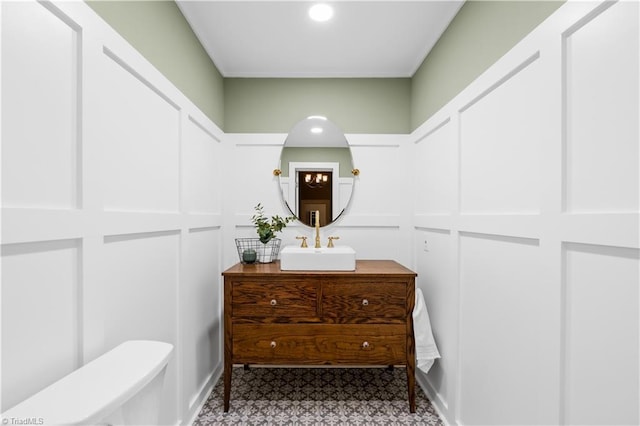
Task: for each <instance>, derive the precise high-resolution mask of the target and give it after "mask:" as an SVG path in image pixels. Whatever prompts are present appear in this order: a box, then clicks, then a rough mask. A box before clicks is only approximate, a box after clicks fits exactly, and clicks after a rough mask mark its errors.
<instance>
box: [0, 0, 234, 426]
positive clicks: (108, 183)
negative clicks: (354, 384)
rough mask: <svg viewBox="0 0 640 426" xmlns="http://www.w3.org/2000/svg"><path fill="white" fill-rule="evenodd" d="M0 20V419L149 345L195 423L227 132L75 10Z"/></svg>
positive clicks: (216, 337)
mask: <svg viewBox="0 0 640 426" xmlns="http://www.w3.org/2000/svg"><path fill="white" fill-rule="evenodd" d="M1 19H2V33H1V38H2V294H1V295H2V299H1V303H2V306H1V308H2V365H1V368H2V401H1V405H0V411H5V410H6V409H8V408H10V407H11V406H13V405H15V404H16V403H18V402H20V401H21V400H23V399H25V398H26V397H29V396H30V395H32V394H33V393H35V392H36V391H38V390H40V389H42V388H44V387H45V386H47V385H49V384H50V383H52V382H54V381H55V380H57V379H59V378H60V377H62V376H63V375H65V374H67V373H69V372H71V371H73V370H74V369H76V368H78V367H79V366H81V365H83V364H84V363H86V362H88V361H90V360H92V359H93V358H95V357H96V356H98V355H100V354H102V353H104V352H106V351H108V350H109V349H111V348H112V347H114V346H116V345H118V344H119V343H121V342H122V341H124V340H129V339H154V340H162V341H166V342H169V343H172V344H173V345H174V346H175V351H174V354H173V357H172V358H171V361H170V362H169V366H168V370H167V375H166V378H165V388H164V396H163V403H162V412H161V422H162V424H177V423H188V422H189V421H190V420H191V418H192V417H193V416H194V415H195V414H196V413H197V410H198V408H199V406H200V404H201V402H202V401H203V398H205V397H206V396H207V395H206V392H207V391H208V390H209V388H210V386H211V385H212V384H213V381H214V380H215V379H216V378H217V377H218V375H219V372H220V368H221V345H220V330H221V324H220V317H221V301H220V298H221V291H220V273H221V252H220V247H221V238H222V200H223V197H222V192H223V182H222V181H221V178H222V171H221V169H222V166H223V164H224V162H223V161H222V155H223V154H224V149H223V134H222V132H221V131H220V130H219V129H218V128H217V127H216V126H215V125H214V124H213V123H212V122H211V121H210V120H208V119H207V118H206V117H205V116H204V115H203V114H202V113H201V112H200V111H199V110H197V109H196V108H195V107H194V106H193V105H192V104H191V102H190V101H189V100H188V99H187V98H185V97H184V96H183V95H182V94H181V93H180V92H179V91H178V90H177V89H176V88H175V87H174V86H172V85H171V84H170V83H169V82H168V80H166V78H164V77H163V76H162V75H161V74H160V73H159V72H158V71H157V70H155V69H154V68H153V67H152V66H151V65H150V64H149V63H148V62H147V61H146V60H145V59H143V57H142V56H141V55H140V54H138V53H137V52H136V51H134V50H133V49H132V48H131V47H130V46H129V45H128V44H127V43H126V42H125V41H124V40H123V39H122V38H120V36H118V35H117V34H116V33H115V31H113V30H112V29H111V28H109V27H108V26H107V25H106V24H105V23H104V22H103V21H101V20H100V19H99V18H98V17H97V15H95V13H94V12H93V11H92V10H91V9H90V8H89V7H88V6H86V4H84V3H83V2H60V3H48V2H42V3H38V2H2V9H1ZM45 420H46V419H45Z"/></svg>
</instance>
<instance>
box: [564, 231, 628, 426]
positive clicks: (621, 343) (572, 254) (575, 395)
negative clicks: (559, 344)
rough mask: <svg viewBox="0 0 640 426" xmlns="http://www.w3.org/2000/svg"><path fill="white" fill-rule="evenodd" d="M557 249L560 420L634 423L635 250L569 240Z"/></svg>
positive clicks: (582, 422) (596, 423)
mask: <svg viewBox="0 0 640 426" xmlns="http://www.w3.org/2000/svg"><path fill="white" fill-rule="evenodd" d="M563 249H564V250H563V251H564V268H565V272H564V274H565V275H564V278H565V303H566V306H565V321H566V324H565V330H566V331H565V342H564V344H565V359H564V363H565V368H566V370H565V398H566V408H565V418H564V419H563V420H564V422H565V424H582V425H598V424H620V425H622V424H638V421H639V420H640V419H639V417H638V400H640V392H639V389H638V386H639V384H638V378H639V373H640V371H639V370H638V359H640V351H639V350H638V344H639V342H638V339H639V337H638V336H639V332H640V327H639V325H638V312H639V307H638V297H639V296H640V292H639V290H638V283H639V282H640V272H639V270H638V260H639V259H640V251H639V250H638V249H628V248H619V247H607V246H601V245H587V244H573V243H568V244H566V245H565V246H564V247H563ZM602 407H606V410H604V409H603V408H602Z"/></svg>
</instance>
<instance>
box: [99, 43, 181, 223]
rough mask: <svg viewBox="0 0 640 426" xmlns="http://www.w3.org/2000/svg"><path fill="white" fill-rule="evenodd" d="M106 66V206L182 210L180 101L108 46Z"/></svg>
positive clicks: (104, 93) (103, 111)
mask: <svg viewBox="0 0 640 426" xmlns="http://www.w3.org/2000/svg"><path fill="white" fill-rule="evenodd" d="M102 70H103V73H104V74H103V76H102V78H103V79H104V81H105V86H104V91H103V93H101V96H102V98H103V103H102V105H103V110H102V114H103V118H102V125H103V126H104V127H103V129H102V130H103V132H104V134H103V137H104V141H105V144H104V146H103V153H102V160H103V164H102V168H103V171H104V174H105V176H108V179H105V180H104V182H103V185H104V186H103V188H104V205H105V209H107V210H124V211H178V210H179V203H178V195H179V193H178V188H179V186H178V184H179V180H178V170H179V169H178V168H179V161H178V159H179V158H180V157H179V154H180V145H179V141H180V111H179V109H178V107H177V105H175V104H173V103H172V101H171V100H169V99H168V98H167V97H166V96H164V95H163V94H162V92H160V91H159V90H158V89H156V88H155V87H154V86H152V85H151V84H150V83H149V82H148V81H146V80H145V79H144V77H142V76H141V75H139V74H138V73H137V72H136V71H134V70H133V69H132V68H131V66H129V65H127V64H126V63H125V62H124V60H123V59H120V58H119V57H117V56H116V55H115V54H114V53H112V52H111V51H110V50H108V49H105V51H104V65H103V67H102ZM132 99H136V102H132V101H131V100H132ZM143 112H144V113H143ZM141 194H144V196H140V195H141Z"/></svg>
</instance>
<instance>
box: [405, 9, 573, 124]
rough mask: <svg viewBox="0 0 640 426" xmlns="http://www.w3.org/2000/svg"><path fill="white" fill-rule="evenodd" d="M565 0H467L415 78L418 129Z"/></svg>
mask: <svg viewBox="0 0 640 426" xmlns="http://www.w3.org/2000/svg"><path fill="white" fill-rule="evenodd" d="M563 2H564V1H559V0H558V1H479V0H467V2H466V3H465V4H464V5H463V6H462V8H461V9H460V11H459V12H458V14H457V15H456V17H455V18H454V19H453V21H451V23H450V24H449V27H448V28H447V30H446V31H445V32H444V34H443V35H442V37H441V38H440V40H438V42H437V43H436V45H435V46H434V47H433V49H432V50H431V52H429V55H428V56H427V57H426V59H425V60H424V62H423V63H422V65H421V66H420V67H419V68H418V70H417V71H416V73H415V74H414V75H413V78H412V87H411V130H412V131H413V130H415V129H416V128H417V127H418V126H420V125H421V124H422V123H424V122H425V121H426V120H427V119H428V118H429V117H430V116H431V115H433V114H434V113H435V112H437V111H438V110H439V109H440V108H442V107H443V106H444V105H445V104H446V103H447V102H449V101H450V100H451V99H453V97H455V95H457V94H458V93H460V91H461V90H462V89H464V88H465V87H466V86H467V85H469V83H471V82H472V81H473V80H474V79H475V78H476V77H478V76H479V75H480V74H482V73H483V72H484V71H485V70H486V69H487V68H489V67H490V66H491V65H492V64H494V63H495V62H496V61H497V60H498V59H500V58H501V57H502V56H503V55H504V54H505V53H507V52H508V51H509V50H511V48H513V46H515V45H516V44H517V43H518V42H519V41H520V40H522V39H523V38H524V37H525V36H526V35H527V34H529V33H530V32H531V31H532V30H533V29H534V28H535V27H537V26H538V25H539V24H540V23H541V22H542V21H544V20H545V19H546V18H547V17H548V16H549V15H551V14H552V13H553V12H555V11H556V9H558V8H559V7H560V6H561V5H562V4H563Z"/></svg>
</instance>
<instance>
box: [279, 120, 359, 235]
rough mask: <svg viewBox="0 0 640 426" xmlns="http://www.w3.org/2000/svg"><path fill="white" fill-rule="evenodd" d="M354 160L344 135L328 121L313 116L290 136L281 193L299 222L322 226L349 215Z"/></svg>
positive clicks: (283, 157) (282, 165) (284, 152)
mask: <svg viewBox="0 0 640 426" xmlns="http://www.w3.org/2000/svg"><path fill="white" fill-rule="evenodd" d="M352 170H353V160H352V157H351V150H350V149H349V143H348V142H347V138H346V137H345V135H344V133H343V132H342V131H341V130H340V129H339V128H338V126H336V125H335V124H333V123H332V122H331V121H329V120H328V119H327V118H325V117H321V116H311V117H307V118H306V119H304V120H302V121H300V122H299V123H297V124H296V125H295V126H293V128H292V129H291V131H290V132H289V134H288V136H287V139H286V140H285V143H284V146H283V148H282V154H281V155H280V172H281V173H280V179H279V180H280V189H281V193H282V198H283V200H284V202H285V204H286V205H287V206H288V207H289V210H290V211H291V213H292V214H293V215H294V216H295V217H297V218H298V220H299V221H300V222H302V223H304V224H306V225H309V226H313V225H312V224H315V214H316V212H319V217H320V226H325V225H328V224H330V223H332V222H334V221H335V220H336V219H338V217H339V216H340V215H341V214H342V213H343V212H344V211H345V209H346V208H347V206H348V204H349V201H350V200H351V194H352V192H353V183H354V178H353V175H352Z"/></svg>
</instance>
